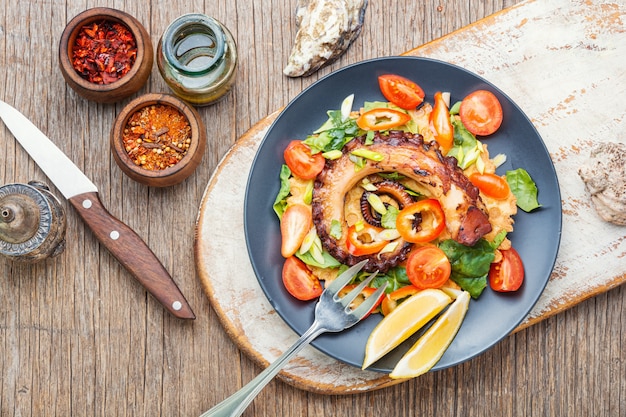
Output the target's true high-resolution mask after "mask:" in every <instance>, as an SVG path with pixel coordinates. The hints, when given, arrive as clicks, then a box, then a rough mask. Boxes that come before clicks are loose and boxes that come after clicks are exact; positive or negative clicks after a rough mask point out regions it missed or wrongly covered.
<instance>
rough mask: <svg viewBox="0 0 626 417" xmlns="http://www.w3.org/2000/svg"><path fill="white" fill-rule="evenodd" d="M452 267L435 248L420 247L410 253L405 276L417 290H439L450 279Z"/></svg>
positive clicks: (439, 250) (444, 255)
mask: <svg viewBox="0 0 626 417" xmlns="http://www.w3.org/2000/svg"><path fill="white" fill-rule="evenodd" d="M451 271H452V266H451V265H450V261H449V260H448V258H447V257H446V254H445V253H444V252H443V251H442V250H441V249H439V248H438V247H437V246H422V247H421V248H418V249H416V250H414V251H413V252H411V254H410V255H409V258H408V259H407V261H406V274H407V277H408V278H409V281H411V284H413V285H414V286H415V287H417V288H418V289H421V290H423V289H426V288H440V287H441V286H443V284H445V283H446V281H448V278H450V273H451Z"/></svg>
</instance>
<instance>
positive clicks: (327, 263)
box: [296, 251, 341, 268]
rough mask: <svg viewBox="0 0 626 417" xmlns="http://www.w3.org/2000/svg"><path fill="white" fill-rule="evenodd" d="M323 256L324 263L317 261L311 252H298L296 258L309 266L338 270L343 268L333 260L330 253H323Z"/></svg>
mask: <svg viewBox="0 0 626 417" xmlns="http://www.w3.org/2000/svg"><path fill="white" fill-rule="evenodd" d="M322 256H323V257H324V263H320V262H318V261H317V260H315V258H314V257H313V255H312V254H311V252H305V253H300V252H296V257H298V258H299V259H300V260H301V261H302V262H304V263H305V264H307V265H311V266H316V267H318V268H338V267H340V266H341V263H340V262H339V261H338V260H336V259H335V258H333V256H332V255H331V254H330V253H328V252H326V251H322Z"/></svg>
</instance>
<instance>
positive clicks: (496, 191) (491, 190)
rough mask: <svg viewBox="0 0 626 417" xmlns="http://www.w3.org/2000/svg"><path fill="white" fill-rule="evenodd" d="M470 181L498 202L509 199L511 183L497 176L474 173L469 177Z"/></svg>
mask: <svg viewBox="0 0 626 417" xmlns="http://www.w3.org/2000/svg"><path fill="white" fill-rule="evenodd" d="M469 180H470V182H471V183H472V184H474V185H475V186H476V187H478V189H479V190H480V191H481V192H482V193H483V194H485V195H486V196H488V197H492V198H495V199H498V200H502V199H505V198H507V197H508V196H509V193H510V192H511V189H510V188H509V183H508V182H506V180H505V179H504V178H502V177H499V176H497V175H496V174H479V173H474V174H472V175H470V176H469Z"/></svg>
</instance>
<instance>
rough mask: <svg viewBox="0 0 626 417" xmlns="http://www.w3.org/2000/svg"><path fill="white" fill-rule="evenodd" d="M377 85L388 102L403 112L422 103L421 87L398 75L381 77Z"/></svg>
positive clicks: (422, 93)
mask: <svg viewBox="0 0 626 417" xmlns="http://www.w3.org/2000/svg"><path fill="white" fill-rule="evenodd" d="M378 85H379V86H380V91H381V92H382V93H383V96H385V98H386V99H387V100H388V101H390V102H392V103H393V104H395V105H396V106H398V107H401V108H403V109H405V110H411V109H414V108H416V107H417V106H419V105H420V104H422V102H423V101H424V90H422V87H420V86H419V85H417V84H416V83H414V82H413V81H411V80H409V79H408V78H404V77H402V76H400V75H395V74H385V75H381V76H380V77H378Z"/></svg>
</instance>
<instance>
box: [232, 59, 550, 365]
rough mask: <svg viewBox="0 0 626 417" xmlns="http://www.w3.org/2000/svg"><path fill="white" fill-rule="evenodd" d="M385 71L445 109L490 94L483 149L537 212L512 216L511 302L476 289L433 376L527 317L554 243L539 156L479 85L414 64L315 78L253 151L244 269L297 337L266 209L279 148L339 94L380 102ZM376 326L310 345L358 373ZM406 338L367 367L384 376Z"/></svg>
mask: <svg viewBox="0 0 626 417" xmlns="http://www.w3.org/2000/svg"><path fill="white" fill-rule="evenodd" d="M385 73H394V74H399V75H402V76H405V77H407V78H410V79H412V80H414V81H415V82H417V83H418V84H419V85H420V86H421V87H422V88H423V89H424V91H425V92H426V100H429V101H431V102H432V96H433V94H434V93H435V92H436V91H449V92H450V93H451V97H452V98H451V102H452V103H454V102H456V101H459V100H461V99H462V98H463V97H465V96H466V95H467V94H469V93H470V92H472V91H474V90H477V89H487V90H490V91H492V92H493V93H495V94H496V96H498V98H499V99H500V102H501V103H502V108H503V111H504V121H503V123H502V126H501V127H500V129H499V130H498V131H497V132H496V133H495V134H494V135H492V136H491V137H490V138H489V139H485V140H484V142H485V143H487V144H488V145H489V151H490V154H491V155H496V154H498V153H504V154H506V155H507V161H506V163H505V164H504V165H503V166H501V167H500V168H498V173H500V174H503V173H504V172H506V171H507V170H511V169H516V168H525V169H526V170H527V171H528V172H529V173H530V175H531V176H532V178H533V179H534V180H535V182H536V184H537V186H538V188H539V202H540V203H541V204H542V207H541V208H540V209H538V210H535V211H534V212H532V213H530V214H529V213H524V212H523V211H521V210H520V211H519V212H518V214H517V215H516V217H515V231H514V232H513V233H511V234H510V235H509V237H510V239H511V240H512V242H513V246H514V247H515V248H516V249H517V251H518V252H519V254H520V256H521V257H522V260H523V261H524V265H525V273H526V279H525V282H524V284H523V286H522V288H521V289H520V290H519V291H517V292H515V293H511V294H500V293H496V292H493V291H491V290H490V289H486V290H485V291H484V293H483V295H482V296H481V297H480V299H478V300H472V301H471V304H470V307H469V311H468V313H467V316H466V318H465V321H464V322H463V325H462V327H461V329H460V331H459V333H458V334H457V336H456V338H455V339H454V341H453V343H452V344H451V345H450V347H449V348H448V350H447V351H446V353H445V354H444V356H443V357H442V358H441V360H440V361H439V363H437V365H436V366H435V368H434V369H443V368H446V367H449V366H452V365H456V364H459V363H461V362H464V361H466V360H468V359H470V358H472V357H474V356H476V355H478V354H480V353H482V352H484V351H485V350H487V349H489V348H490V347H492V346H493V345H494V344H496V343H497V342H498V341H500V340H501V339H502V338H504V337H505V336H507V335H508V334H509V333H510V332H511V331H512V330H513V329H515V328H516V327H517V326H518V325H519V323H520V322H521V321H522V320H523V319H524V318H525V317H526V316H527V314H528V313H529V312H530V310H531V308H532V307H533V305H534V304H535V303H536V301H537V299H538V298H539V296H540V295H541V293H542V291H543V289H544V287H545V285H546V283H547V282H548V278H549V277H550V273H551V271H552V268H553V266H554V262H555V260H556V255H557V251H558V247H559V241H560V236H561V197H560V192H559V185H558V181H557V177H556V172H555V170H554V166H553V164H552V161H551V159H550V156H549V154H548V151H547V149H546V147H545V145H544V143H543V141H542V140H541V137H540V136H539V134H538V133H537V131H536V130H535V128H534V127H533V125H532V124H531V123H530V121H529V120H528V118H527V117H526V116H525V115H524V113H523V112H522V111H521V110H520V108H519V107H518V106H517V105H516V104H515V103H513V102H512V101H511V99H509V98H508V97H507V96H506V95H505V94H504V93H503V92H501V91H500V90H499V89H498V88H497V87H495V86H494V85H492V84H491V83H489V82H488V81H485V80H484V79H482V78H480V77H478V76H476V75H474V74H472V73H471V72H469V71H466V70H464V69H462V68H460V67H457V66H454V65H450V64H447V63H444V62H441V61H435V60H431V59H425V58H414V57H389V58H379V59H374V60H370V61H365V62H361V63H358V64H355V65H351V66H348V67H345V68H343V69H340V70H338V71H336V72H334V73H332V74H330V75H328V76H326V77H324V78H322V79H320V80H319V81H317V82H316V83H314V84H313V85H311V86H310V87H309V88H307V89H306V90H304V91H303V92H302V93H301V94H299V95H298V96H297V97H296V98H295V99H294V100H293V101H292V102H291V103H289V105H288V106H287V107H286V108H285V109H284V110H283V112H282V113H281V114H280V115H279V116H278V118H277V119H276V120H275V122H274V123H273V124H272V126H271V127H270V128H269V130H268V132H267V135H266V136H265V138H264V139H263V142H262V143H261V145H260V147H259V150H258V152H257V154H256V157H255V159H254V161H253V164H252V169H251V171H250V176H249V179H248V186H247V188H246V195H245V203H244V217H245V218H244V228H245V235H246V242H247V245H248V252H249V255H250V260H251V262H252V267H253V269H254V272H255V273H256V276H257V278H258V280H259V283H260V285H261V287H262V288H263V291H265V294H266V296H267V298H268V299H269V301H270V303H271V304H272V306H273V307H274V308H275V309H276V311H277V312H278V314H279V315H280V316H281V317H282V318H283V320H285V322H287V324H288V325H289V326H291V328H292V329H293V330H294V331H295V332H296V333H298V334H302V333H304V331H306V329H307V328H308V327H309V326H310V325H311V323H312V322H313V309H314V305H315V302H314V301H311V302H302V301H298V300H296V299H294V298H293V297H291V296H290V295H289V294H288V293H287V292H286V291H285V289H284V288H283V284H282V281H281V270H282V265H283V261H284V259H283V258H282V257H281V255H280V241H281V238H280V229H279V221H278V218H277V217H276V215H275V214H274V212H273V210H272V204H273V202H274V198H275V196H276V194H277V193H278V189H279V179H278V175H279V171H280V167H281V165H282V164H283V156H282V155H283V150H284V149H285V147H286V146H287V144H288V143H289V141H291V140H292V139H304V138H305V137H306V136H307V135H308V134H309V133H310V132H312V131H314V130H315V129H316V128H317V127H319V126H320V125H321V124H322V123H323V122H324V121H326V118H327V115H326V111H327V110H330V109H338V108H339V107H340V105H341V102H342V100H343V99H344V98H345V97H346V96H348V95H349V94H352V93H354V94H355V99H354V103H355V108H357V107H358V106H360V105H362V103H363V102H364V101H374V100H384V97H383V96H382V94H381V93H380V89H379V87H378V80H377V77H378V76H379V75H381V74H385ZM380 319H381V317H380V315H378V314H376V315H372V316H370V317H368V318H367V319H366V320H364V321H363V322H361V323H359V324H358V325H356V326H355V327H353V328H352V329H349V330H347V331H345V332H343V333H339V334H326V335H322V336H321V337H319V338H318V339H317V340H315V341H314V342H313V345H314V346H315V347H316V348H317V349H319V350H320V351H322V352H325V353H326V354H328V355H330V356H331V357H333V358H336V359H338V360H340V361H343V362H345V363H348V364H351V365H354V366H357V367H360V366H361V363H362V361H363V356H364V349H365V343H366V341H367V338H368V335H369V334H370V332H371V330H372V329H373V328H374V326H376V324H377V323H378V322H379V321H380ZM268 330H269V329H268ZM414 339H415V338H413V339H410V340H409V341H407V342H405V343H404V344H403V345H401V346H399V347H398V348H397V349H396V350H394V351H393V352H391V353H390V354H389V355H387V356H386V357H384V358H383V359H381V360H380V361H378V362H377V363H375V364H374V365H373V366H372V367H371V368H370V369H372V370H377V371H381V372H390V371H391V370H392V369H393V367H394V365H395V364H396V362H397V361H398V360H399V358H400V357H401V356H402V354H403V353H404V352H406V351H407V350H408V349H409V347H410V346H411V345H412V343H413V342H414V341H415V340H414Z"/></svg>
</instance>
